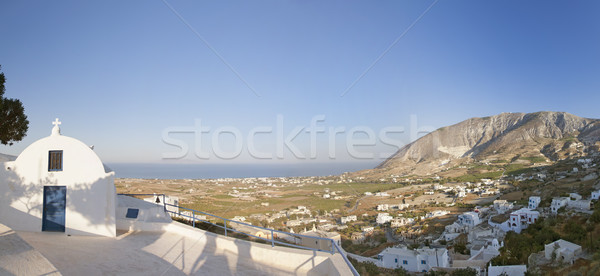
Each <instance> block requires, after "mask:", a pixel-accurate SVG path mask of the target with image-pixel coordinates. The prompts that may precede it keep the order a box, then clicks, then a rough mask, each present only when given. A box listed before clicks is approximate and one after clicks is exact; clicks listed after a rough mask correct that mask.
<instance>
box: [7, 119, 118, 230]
mask: <svg viewBox="0 0 600 276" xmlns="http://www.w3.org/2000/svg"><path fill="white" fill-rule="evenodd" d="M53 124H54V127H53V128H52V133H51V135H50V136H48V137H45V138H42V139H40V140H37V141H35V142H34V143H32V144H31V145H29V146H28V147H27V148H25V150H23V152H22V153H21V154H20V155H19V156H18V157H17V159H16V160H15V161H11V162H5V163H3V165H2V166H0V221H2V223H4V224H6V225H7V226H9V227H10V228H12V229H14V230H21V231H32V232H39V231H53V232H64V233H65V234H67V235H98V236H108V237H115V236H116V223H115V220H116V219H115V206H116V190H115V185H114V172H112V171H111V170H110V169H109V168H108V167H106V166H105V165H104V164H102V161H101V160H100V158H98V155H96V153H94V151H93V150H92V149H91V148H90V147H89V146H87V145H86V144H84V143H83V142H81V141H79V140H77V139H74V138H71V137H67V136H63V135H61V133H60V128H59V125H60V124H61V123H60V122H59V121H58V119H56V120H55V121H54V122H53Z"/></svg>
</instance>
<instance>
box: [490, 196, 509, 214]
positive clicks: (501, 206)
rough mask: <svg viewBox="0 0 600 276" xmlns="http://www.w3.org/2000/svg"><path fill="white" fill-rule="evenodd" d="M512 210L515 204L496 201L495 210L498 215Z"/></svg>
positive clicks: (500, 200)
mask: <svg viewBox="0 0 600 276" xmlns="http://www.w3.org/2000/svg"><path fill="white" fill-rule="evenodd" d="M512 208H513V204H512V203H510V202H508V201H506V200H504V199H499V200H494V209H496V211H497V212H498V214H504V213H506V212H508V211H510V210H511V209H512Z"/></svg>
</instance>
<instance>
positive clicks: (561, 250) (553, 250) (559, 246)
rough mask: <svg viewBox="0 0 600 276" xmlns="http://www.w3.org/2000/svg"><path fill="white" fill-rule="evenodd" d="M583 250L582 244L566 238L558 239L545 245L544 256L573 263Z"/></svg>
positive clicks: (548, 258)
mask: <svg viewBox="0 0 600 276" xmlns="http://www.w3.org/2000/svg"><path fill="white" fill-rule="evenodd" d="M581 252H582V251H581V246H579V245H577V244H574V243H572V242H568V241H565V240H557V241H555V242H552V243H549V244H546V245H545V246H544V256H545V257H546V259H547V260H552V261H554V260H557V261H562V262H566V263H573V262H574V261H575V260H576V259H577V256H578V255H579V254H581ZM552 255H554V256H552ZM553 257H554V260H553Z"/></svg>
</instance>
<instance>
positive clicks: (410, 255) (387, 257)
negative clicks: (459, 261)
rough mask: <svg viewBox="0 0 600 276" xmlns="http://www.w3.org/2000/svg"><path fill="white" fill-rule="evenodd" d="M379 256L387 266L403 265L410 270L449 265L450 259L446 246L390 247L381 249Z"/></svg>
mask: <svg viewBox="0 0 600 276" xmlns="http://www.w3.org/2000/svg"><path fill="white" fill-rule="evenodd" d="M377 258H378V259H379V260H380V261H381V263H382V264H383V266H384V267H386V268H399V267H402V268H404V269H406V270H407V271H410V272H427V271H429V270H430V269H431V268H432V267H449V266H450V259H449V258H448V250H447V249H445V248H435V249H434V248H423V249H414V250H411V249H407V248H406V247H402V248H398V247H389V248H386V249H384V250H383V251H381V253H379V255H378V256H377Z"/></svg>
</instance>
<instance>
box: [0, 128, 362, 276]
mask: <svg viewBox="0 0 600 276" xmlns="http://www.w3.org/2000/svg"><path fill="white" fill-rule="evenodd" d="M53 124H54V127H53V128H52V132H51V135H50V136H48V137H45V138H42V139H40V140H38V141H36V142H34V143H32V144H31V145H29V146H28V147H27V148H25V150H23V152H22V153H21V154H20V155H19V156H18V157H16V159H15V160H14V161H8V162H4V163H1V162H0V232H1V233H2V235H1V236H2V237H1V238H0V274H2V275H4V274H8V275H57V273H58V274H64V275H128V274H140V275H142V274H143V275H154V274H157V271H164V272H167V271H169V275H171V274H172V273H177V271H179V274H185V275H234V274H235V275H271V274H285V275H288V274H295V275H358V273H357V272H356V270H354V268H353V267H352V264H351V263H350V262H349V261H348V260H347V259H345V256H343V254H338V253H341V252H337V253H336V254H331V253H330V252H318V251H312V250H304V249H297V248H287V247H279V246H275V243H274V242H272V243H271V244H262V243H256V242H251V241H244V240H239V239H236V238H233V237H229V236H222V235H218V234H215V233H211V232H207V231H204V230H201V229H198V228H194V227H191V226H188V225H186V224H182V223H179V222H176V221H173V220H171V217H170V215H169V214H168V213H167V212H166V211H169V209H168V208H166V207H165V206H164V205H161V204H158V203H157V202H154V200H152V202H146V201H144V200H141V199H137V198H134V197H130V196H126V195H117V194H116V189H115V185H114V178H115V173H114V172H113V171H111V170H110V169H109V168H107V167H106V166H105V165H104V164H103V163H102V161H101V160H100V158H99V157H98V155H96V153H94V151H93V150H92V148H90V147H89V146H87V145H86V144H84V143H83V142H81V141H79V140H77V139H74V138H71V137H67V136H64V135H61V131H60V127H59V126H60V124H61V123H60V122H59V121H58V119H56V120H55V121H54V122H53ZM163 199H165V198H163ZM174 200H175V199H173V202H174ZM163 201H164V200H163ZM176 211H177V210H174V212H176ZM117 231H118V232H117ZM271 237H273V236H271ZM92 241H93V244H95V245H97V246H98V247H99V248H101V250H99V249H98V248H96V247H90V246H89V245H90V242H92ZM184 245H185V246H184ZM281 256H284V257H281ZM278 258H283V259H284V260H285V261H283V262H273V260H275V259H278ZM139 263H143V264H144V265H142V266H140V265H139ZM83 264H84V265H83ZM190 264H194V265H190ZM163 274H164V273H163Z"/></svg>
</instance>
